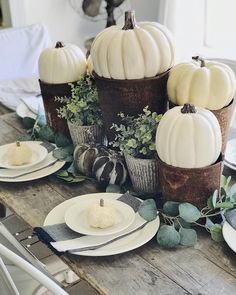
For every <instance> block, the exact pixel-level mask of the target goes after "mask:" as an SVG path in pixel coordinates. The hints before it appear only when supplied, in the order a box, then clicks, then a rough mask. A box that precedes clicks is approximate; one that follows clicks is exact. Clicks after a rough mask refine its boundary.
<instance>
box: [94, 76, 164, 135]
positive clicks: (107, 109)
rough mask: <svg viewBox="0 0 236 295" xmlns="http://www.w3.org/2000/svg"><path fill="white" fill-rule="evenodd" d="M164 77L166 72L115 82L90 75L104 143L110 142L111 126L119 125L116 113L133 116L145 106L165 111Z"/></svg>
mask: <svg viewBox="0 0 236 295" xmlns="http://www.w3.org/2000/svg"><path fill="white" fill-rule="evenodd" d="M168 75H169V71H166V72H165V73H163V74H160V75H157V76H155V77H152V78H145V79H135V80H116V79H107V78H103V77H99V76H98V75H96V73H94V78H95V81H96V85H97V88H98V97H99V102H100V105H101V108H102V114H103V120H104V126H105V132H106V135H107V137H108V141H111V140H113V139H114V130H113V129H110V127H111V125H112V123H117V124H120V120H119V117H117V114H118V113H120V112H122V113H125V114H129V115H131V116H137V115H138V114H140V113H142V111H143V108H144V107H145V106H147V105H148V106H149V109H150V110H151V111H152V112H154V111H155V112H157V113H158V114H164V113H165V112H166V110H167V102H168V97H167V86H166V84H167V79H168Z"/></svg>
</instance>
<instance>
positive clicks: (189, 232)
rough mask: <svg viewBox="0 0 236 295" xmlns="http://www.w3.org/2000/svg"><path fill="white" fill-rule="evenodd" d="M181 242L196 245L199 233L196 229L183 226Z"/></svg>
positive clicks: (185, 244)
mask: <svg viewBox="0 0 236 295" xmlns="http://www.w3.org/2000/svg"><path fill="white" fill-rule="evenodd" d="M179 234H180V244H181V245H183V246H194V245H195V244H196V243H197V233H196V231H195V230H194V229H189V228H183V227H181V228H180V230H179Z"/></svg>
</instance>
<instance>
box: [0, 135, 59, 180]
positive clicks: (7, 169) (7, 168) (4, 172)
mask: <svg viewBox="0 0 236 295" xmlns="http://www.w3.org/2000/svg"><path fill="white" fill-rule="evenodd" d="M24 143H25V144H26V145H27V146H28V147H29V148H30V150H31V152H32V155H31V157H30V161H29V162H28V163H27V164H23V165H13V164H12V163H11V161H10V159H9V156H8V151H9V149H10V148H11V147H12V146H13V145H15V143H10V144H6V145H2V146H0V181H4V182H22V181H30V180H34V179H39V178H42V177H45V176H48V175H50V174H52V173H54V172H56V171H57V170H59V169H60V168H62V167H63V165H64V164H65V162H61V161H57V159H55V158H54V157H53V155H52V151H48V149H47V148H46V147H45V144H44V143H43V142H41V141H25V142H24Z"/></svg>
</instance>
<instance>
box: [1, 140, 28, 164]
mask: <svg viewBox="0 0 236 295" xmlns="http://www.w3.org/2000/svg"><path fill="white" fill-rule="evenodd" d="M6 156H7V159H8V162H9V164H11V165H13V166H21V165H25V164H28V163H30V161H31V158H32V150H31V148H30V147H29V146H28V145H27V144H26V143H24V142H20V141H17V142H16V143H14V144H12V145H11V146H10V147H9V150H8V151H7V155H6Z"/></svg>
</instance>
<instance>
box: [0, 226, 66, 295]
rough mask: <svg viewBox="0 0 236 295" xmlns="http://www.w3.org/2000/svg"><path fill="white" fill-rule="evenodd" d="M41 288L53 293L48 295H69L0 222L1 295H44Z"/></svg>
mask: <svg viewBox="0 0 236 295" xmlns="http://www.w3.org/2000/svg"><path fill="white" fill-rule="evenodd" d="M22 270H23V271H24V272H22ZM41 286H45V288H46V289H48V290H50V291H51V292H52V293H47V294H56V295H57V294H58V295H59V294H60V295H66V294H67V295H68V293H67V292H65V291H64V290H63V289H62V288H61V287H60V286H59V285H58V282H57V281H56V280H55V279H54V277H53V276H51V274H50V273H49V272H48V271H47V270H46V269H45V266H44V265H43V264H42V263H41V262H40V261H39V260H37V259H36V258H35V257H33V256H32V255H31V254H30V252H28V251H27V250H26V249H25V248H24V247H23V246H22V245H21V244H20V243H19V242H18V241H17V240H16V239H15V238H14V237H13V236H12V235H11V233H10V232H9V231H8V230H7V228H6V227H5V226H4V225H3V224H2V223H1V222H0V294H1V295H12V294H14V295H15V294H17V295H18V294H20V295H33V294H34V295H36V294H43V293H42V292H40V290H42V288H41ZM17 290H18V291H17Z"/></svg>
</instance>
